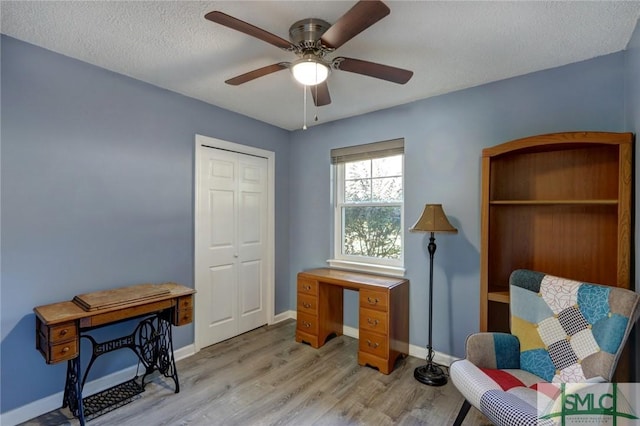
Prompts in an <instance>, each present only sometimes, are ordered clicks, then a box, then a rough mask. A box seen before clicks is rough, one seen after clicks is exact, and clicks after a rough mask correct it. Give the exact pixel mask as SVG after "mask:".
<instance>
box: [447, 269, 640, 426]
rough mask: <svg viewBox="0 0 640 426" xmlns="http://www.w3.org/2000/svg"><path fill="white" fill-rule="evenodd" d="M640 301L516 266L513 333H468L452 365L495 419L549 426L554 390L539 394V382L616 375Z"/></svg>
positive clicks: (467, 391) (466, 390) (471, 397)
mask: <svg viewBox="0 0 640 426" xmlns="http://www.w3.org/2000/svg"><path fill="white" fill-rule="evenodd" d="M639 300H640V295H638V294H637V293H634V292H632V291H629V290H625V289H620V288H615V287H608V286H602V285H598V284H590V283H582V282H578V281H574V280H569V279H565V278H560V277H554V276H551V275H546V274H544V273H541V272H535V271H529V270H516V271H514V272H513V273H512V274H511V277H510V309H511V334H505V333H477V334H474V335H471V336H469V338H468V339H467V342H466V352H467V353H466V358H465V359H463V360H460V361H456V362H454V363H452V364H451V369H450V373H451V380H452V382H453V383H454V385H455V386H456V388H457V389H458V390H459V391H460V392H461V393H462V395H463V396H464V397H465V399H466V401H468V403H470V404H471V405H473V406H474V407H476V408H477V409H479V410H480V411H482V412H483V413H484V414H485V415H486V416H487V417H488V418H489V419H490V420H491V421H492V422H493V423H495V424H497V425H544V424H545V423H544V421H542V420H539V419H538V418H539V413H538V412H537V403H538V401H541V402H551V401H552V399H553V395H544V394H543V393H541V392H538V384H539V383H544V382H556V383H559V382H564V383H575V382H597V381H609V380H611V377H612V376H613V373H614V370H615V367H616V364H617V362H618V358H619V356H620V353H621V352H622V349H623V347H624V342H625V341H626V339H627V337H628V335H629V333H630V331H631V328H632V327H633V324H634V323H635V321H636V320H637V318H638V314H639V313H640V310H639V309H638V304H639ZM546 405H547V404H546V403H545V404H544V406H546ZM463 411H464V407H463V410H461V413H463ZM462 416H464V414H462ZM459 420H460V421H461V420H462V419H459ZM549 424H552V423H549Z"/></svg>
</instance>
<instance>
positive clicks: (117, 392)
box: [82, 378, 144, 421]
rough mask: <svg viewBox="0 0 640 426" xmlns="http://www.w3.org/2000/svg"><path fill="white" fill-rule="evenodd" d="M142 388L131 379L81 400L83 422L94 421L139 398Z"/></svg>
mask: <svg viewBox="0 0 640 426" xmlns="http://www.w3.org/2000/svg"><path fill="white" fill-rule="evenodd" d="M142 392H144V388H143V387H142V386H140V385H139V384H138V382H136V379H135V378H133V379H131V380H129V381H127V382H124V383H120V384H119V385H115V386H113V387H111V388H109V389H105V390H103V391H102V392H98V393H96V394H95V395H91V396H88V397H86V398H83V400H82V402H83V404H84V417H85V420H87V421H88V420H91V419H95V418H96V417H99V416H101V415H103V414H106V413H108V412H110V411H113V410H115V409H116V408H119V407H122V406H123V405H126V404H128V403H130V402H131V401H133V400H135V399H138V398H140V394H141V393H142Z"/></svg>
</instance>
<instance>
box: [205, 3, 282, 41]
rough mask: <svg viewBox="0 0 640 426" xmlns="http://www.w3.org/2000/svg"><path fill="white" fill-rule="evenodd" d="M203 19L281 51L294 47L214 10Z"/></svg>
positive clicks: (261, 30)
mask: <svg viewBox="0 0 640 426" xmlns="http://www.w3.org/2000/svg"><path fill="white" fill-rule="evenodd" d="M204 17H205V19H208V20H209V21H211V22H215V23H216V24H220V25H224V26H225V27H229V28H231V29H233V30H236V31H240V32H241V33H245V34H247V35H250V36H251V37H255V38H258V39H260V40H262V41H266V42H267V43H269V44H272V45H274V46H276V47H279V48H281V49H285V50H289V49H291V48H293V47H294V46H293V45H292V44H291V43H290V42H289V41H287V40H285V39H283V38H282V37H278V36H277V35H275V34H271V33H270V32H268V31H265V30H263V29H262V28H258V27H256V26H254V25H251V24H249V23H247V22H244V21H241V20H240V19H238V18H234V17H233V16H229V15H227V14H226V13H222V12H220V11H217V10H215V11H213V12H209V13H207V14H206V15H205V16H204Z"/></svg>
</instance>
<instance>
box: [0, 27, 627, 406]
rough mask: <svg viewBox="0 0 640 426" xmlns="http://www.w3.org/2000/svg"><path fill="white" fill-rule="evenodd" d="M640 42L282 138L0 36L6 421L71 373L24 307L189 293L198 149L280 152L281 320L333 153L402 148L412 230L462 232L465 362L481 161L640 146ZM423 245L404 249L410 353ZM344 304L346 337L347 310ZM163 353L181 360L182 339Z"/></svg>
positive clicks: (452, 307) (317, 235)
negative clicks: (137, 286) (429, 208)
mask: <svg viewBox="0 0 640 426" xmlns="http://www.w3.org/2000/svg"><path fill="white" fill-rule="evenodd" d="M639 38H640V36H638V30H637V29H636V35H635V36H634V41H633V43H632V44H633V46H632V49H631V50H630V51H629V54H627V52H621V53H617V54H612V55H608V56H605V57H601V58H597V59H593V60H590V61H585V62H581V63H577V64H572V65H568V66H565V67H561V68H556V69H551V70H547V71H542V72H538V73H534V74H529V75H526V76H522V77H517V78H513V79H509V80H504V81H500V82H496V83H492V84H487V85H484V86H480V87H476V88H472V89H467V90H463V91H459V92H456V93H452V94H447V95H442V96H439V97H434V98H430V99H426V100H422V101H418V102H414V103H411V104H407V105H403V106H400V107H396V108H392V109H388V110H384V111H378V112H374V113H370V114H367V115H363V116H359V117H354V118H350V119H345V120H341V121H337V122H331V123H326V124H322V125H319V126H316V127H312V128H310V129H309V130H307V131H295V132H286V131H284V130H281V129H277V128H275V127H272V126H269V125H266V124H264V123H261V122H258V121H255V120H251V119H249V118H246V117H243V116H240V115H237V114H234V113H231V112H229V111H225V110H223V109H220V108H217V107H214V106H211V105H207V104H204V103H201V102H199V101H196V100H193V99H189V98H186V97H183V96H181V95H177V94H175V93H172V92H168V91H165V90H162V89H159V88H157V87H153V86H151V85H148V84H145V83H141V82H139V81H136V80H133V79H130V78H127V77H124V76H121V75H118V74H115V73H111V72H109V71H106V70H103V69H100V68H97V67H93V66H91V65H88V64H85V63H82V62H79V61H76V60H73V59H69V58H66V57H63V56H60V55H57V54H55V53H52V52H49V51H46V50H43V49H40V48H37V47H34V46H31V45H28V44H26V43H23V42H20V41H17V40H14V39H11V38H9V37H6V36H3V37H2V52H1V54H2V58H1V59H2V61H1V66H2V69H1V71H2V75H1V77H2V81H1V85H2V94H1V102H2V104H1V107H2V123H1V124H2V129H1V134H0V136H1V143H2V146H1V149H2V151H1V154H2V155H1V185H2V188H1V189H2V194H1V196H2V198H1V206H2V211H1V216H0V218H1V220H2V223H1V225H2V242H1V251H2V258H1V260H2V265H1V266H2V269H1V275H0V279H1V284H2V288H1V293H0V295H1V307H2V313H1V318H0V319H1V332H2V346H1V360H2V364H1V376H0V380H1V382H2V390H3V392H2V399H1V406H0V412H6V411H8V410H12V409H14V408H17V407H20V406H22V405H24V404H26V403H29V402H33V401H36V400H38V399H41V398H43V397H46V396H49V395H51V394H54V393H56V392H60V391H61V390H62V384H63V381H64V370H65V367H64V365H56V366H47V365H45V363H44V361H43V360H42V358H41V356H40V355H39V354H38V353H37V352H36V351H35V349H34V343H33V339H34V335H33V324H34V319H33V314H32V308H33V306H36V305H40V304H45V303H50V302H56V301H60V300H66V299H70V298H72V297H73V295H75V294H77V293H81V292H86V291H91V290H99V289H104V288H110V287H114V286H118V285H127V284H132V283H137V282H141V281H142V282H148V281H151V282H156V281H164V280H175V281H178V282H182V283H184V284H186V285H189V286H192V285H193V272H192V271H193V219H192V218H193V211H192V205H193V157H194V153H193V148H194V135H195V134H196V133H199V134H204V135H208V136H212V137H217V138H220V139H226V140H230V141H233V142H238V143H243V144H246V145H252V146H256V147H259V148H263V149H268V150H272V151H275V152H276V187H277V190H276V234H277V237H276V271H277V272H276V313H279V312H283V311H286V310H289V309H295V275H296V273H297V272H298V271H300V270H302V269H306V268H311V267H318V266H324V265H326V263H325V261H326V259H328V258H329V257H330V255H331V252H330V242H331V205H330V203H331V192H330V183H329V182H330V165H329V151H330V149H331V148H334V147H341V146H347V145H354V144H360V143H367V142H373V141H379V140H385V139H392V138H397V137H404V138H405V150H406V159H405V167H406V192H405V194H406V207H405V219H406V223H405V228H408V227H409V226H410V225H411V224H412V223H413V222H414V221H415V220H416V219H417V217H418V215H419V214H420V212H421V209H422V207H423V205H424V204H425V203H443V204H444V207H445V211H446V213H447V214H448V216H449V218H450V219H451V221H452V223H453V224H454V225H455V226H456V227H457V228H458V229H459V233H458V234H457V235H446V234H445V235H439V236H438V237H437V244H438V250H437V253H436V258H435V276H434V278H435V298H436V299H435V300H436V303H435V312H434V346H435V349H436V350H438V351H440V352H444V353H449V354H452V355H456V356H461V355H462V354H463V350H464V340H465V337H466V336H467V334H469V333H471V332H474V331H476V330H477V328H478V315H479V313H478V301H479V294H478V291H479V289H478V281H479V238H480V211H479V206H480V153H481V150H482V149H483V148H485V147H488V146H493V145H496V144H498V143H501V142H504V141H507V140H511V139H514V138H519V137H524V136H528V135H534V134H540V133H546V132H555V131H570V130H600V131H625V130H631V131H635V132H636V133H640V119H639V118H638V116H640V109H639V108H640V96H639V95H638V93H639V92H638V87H639V86H640V81H639V80H638V79H639V77H638V76H639V75H640V63H639V59H638V56H639V55H640V54H639V53H638V45H639V44H640V40H639ZM381 84H386V83H384V82H381ZM631 87H633V90H630V88H631ZM625 106H626V107H625ZM426 241H427V239H426V236H425V235H423V234H410V233H407V234H406V259H405V263H406V267H407V276H408V278H409V279H410V280H411V282H412V286H411V336H410V340H411V343H412V344H414V345H418V346H424V345H425V344H426V340H427V331H426V329H427V322H426V318H427V312H426V309H425V307H426V303H427V286H426V277H427V275H428V267H427V253H426ZM637 260H638V259H637ZM345 303H346V311H347V315H346V318H345V319H346V322H347V324H348V325H351V326H355V325H356V324H357V318H356V316H355V315H354V312H355V311H356V309H355V306H356V298H355V295H354V294H348V295H347V298H346V301H345ZM123 327H124V326H123ZM174 337H175V340H176V345H175V346H176V347H182V346H184V345H187V344H190V343H192V342H193V329H192V327H191V326H186V327H181V328H177V329H176V333H175V336H174ZM131 362H132V360H131V359H130V358H126V357H122V358H118V359H115V360H113V364H112V365H110V366H109V368H106V369H105V370H100V371H98V372H97V375H98V376H99V375H101V374H106V373H107V372H109V371H113V370H117V369H118V368H122V366H124V365H130V363H131ZM8 390H10V392H8Z"/></svg>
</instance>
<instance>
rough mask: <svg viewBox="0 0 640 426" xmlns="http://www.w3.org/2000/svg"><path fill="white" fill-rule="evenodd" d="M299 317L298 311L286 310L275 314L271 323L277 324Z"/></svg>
mask: <svg viewBox="0 0 640 426" xmlns="http://www.w3.org/2000/svg"><path fill="white" fill-rule="evenodd" d="M297 317H298V315H297V312H296V311H284V312H282V313H279V314H278V315H276V316H274V317H273V322H272V323H271V324H277V323H279V322H282V321H286V320H288V319H296V318H297Z"/></svg>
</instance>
